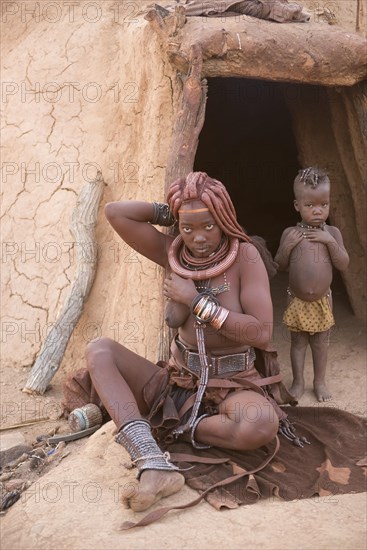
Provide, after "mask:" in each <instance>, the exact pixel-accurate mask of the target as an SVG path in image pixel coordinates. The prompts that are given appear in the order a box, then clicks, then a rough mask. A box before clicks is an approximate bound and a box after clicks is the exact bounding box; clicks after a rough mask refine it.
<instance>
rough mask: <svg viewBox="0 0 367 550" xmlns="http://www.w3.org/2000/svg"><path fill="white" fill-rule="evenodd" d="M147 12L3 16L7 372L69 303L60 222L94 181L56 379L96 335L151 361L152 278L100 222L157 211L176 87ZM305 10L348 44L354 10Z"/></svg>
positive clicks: (67, 239) (88, 10)
mask: <svg viewBox="0 0 367 550" xmlns="http://www.w3.org/2000/svg"><path fill="white" fill-rule="evenodd" d="M162 3H165V4H167V3H168V2H162ZM149 4H151V3H150V2H148V1H145V0H144V1H132V2H127V1H120V0H114V1H113V0H111V1H109V0H103V1H99V2H89V1H87V0H79V1H77V2H75V3H73V2H67V1H63V0H58V1H57V2H48V1H47V0H41V1H40V2H31V1H18V2H4V3H3V8H2V22H1V27H2V28H1V32H2V55H1V57H2V64H3V69H2V159H1V163H2V164H1V167H2V175H1V178H2V180H1V181H2V198H1V200H2V217H1V229H2V235H1V239H2V257H1V267H2V282H3V286H2V298H3V300H2V320H1V322H2V326H1V328H2V362H3V363H4V364H7V365H11V366H23V367H30V366H31V365H32V364H33V362H34V360H35V359H36V357H37V355H38V353H39V351H40V349H41V346H42V343H43V341H44V339H45V337H46V335H47V332H48V329H49V328H50V327H51V326H52V325H53V323H54V322H55V321H56V319H57V315H58V311H59V310H60V308H61V307H62V305H63V303H64V301H65V300H66V298H67V296H68V293H69V290H70V287H71V284H72V282H73V278H74V275H75V271H76V267H77V266H76V258H75V256H76V254H75V252H76V247H78V243H73V242H72V240H73V239H72V237H71V234H70V231H69V227H70V217H71V213H72V210H73V208H74V206H75V203H76V201H77V197H78V194H79V192H80V190H81V188H82V186H83V185H84V184H85V183H86V181H88V180H91V179H93V178H94V176H95V173H96V169H97V168H100V169H101V170H102V173H103V177H104V180H105V182H106V184H107V185H106V188H105V192H104V196H103V199H102V203H101V207H100V209H99V215H98V220H97V233H96V247H95V249H94V250H86V251H85V254H86V255H88V254H93V253H98V256H99V263H98V271H97V275H96V279H95V282H94V286H93V288H92V291H91V294H90V296H89V298H88V301H87V303H86V306H85V310H84V313H83V315H82V317H81V319H80V321H79V323H78V325H77V327H76V329H75V331H74V333H73V334H72V337H71V340H70V342H69V345H68V348H67V351H66V354H65V358H64V360H63V369H62V372H61V375H63V374H64V372H65V371H66V370H68V371H70V370H72V369H76V368H78V367H80V366H82V365H83V364H84V350H85V346H86V344H87V342H88V341H89V340H91V339H92V338H94V337H98V336H102V335H104V336H108V337H111V338H114V339H117V340H119V341H120V342H121V343H123V344H125V345H127V346H128V347H129V348H131V349H133V350H134V351H136V352H138V353H142V354H145V355H147V357H149V358H151V359H153V360H155V359H156V348H157V340H158V333H159V330H160V326H161V315H160V312H159V311H158V309H159V307H158V304H159V287H160V282H159V281H160V269H159V268H157V267H156V266H155V265H153V264H152V263H151V262H149V261H147V260H144V259H143V258H141V257H140V256H139V255H138V254H136V253H134V252H132V251H131V249H130V248H129V247H128V246H127V245H124V243H122V241H121V240H119V239H118V237H117V236H116V235H115V234H114V233H113V231H112V230H111V229H110V228H109V226H108V224H107V222H106V220H105V218H104V214H103V206H104V204H105V203H106V202H109V201H113V200H120V199H124V198H128V199H132V198H136V199H146V200H156V199H158V200H160V199H163V188H164V182H165V169H166V163H167V157H168V153H169V149H170V144H171V137H172V131H173V125H174V119H175V116H176V114H177V112H178V110H179V108H180V105H179V86H178V85H177V81H176V76H175V73H174V71H173V70H172V67H171V66H170V65H169V64H168V63H166V61H165V56H164V54H163V55H162V52H161V50H160V46H159V44H158V40H157V37H156V34H155V33H154V32H153V31H152V29H151V28H150V26H149V24H148V23H147V22H146V21H145V20H144V18H143V12H144V9H145V7H146V6H148V5H149ZM304 4H305V7H307V8H309V9H310V10H312V9H319V8H320V9H321V8H323V7H326V8H329V9H331V10H332V11H333V12H334V13H335V14H336V21H337V23H338V24H339V25H342V26H343V27H344V28H345V29H347V30H349V31H355V23H356V2H347V1H345V0H338V1H335V2H329V3H327V4H325V5H324V4H322V5H321V3H316V4H315V3H314V2H313V1H312V2H311V1H305V2H304ZM315 17H317V18H318V20H319V21H320V23H322V25H327V24H328V23H327V21H326V20H325V21H324V22H322V21H321V19H322V17H323V16H322V15H315ZM325 17H326V16H325ZM362 23H363V20H362ZM321 29H322V27H320V30H321Z"/></svg>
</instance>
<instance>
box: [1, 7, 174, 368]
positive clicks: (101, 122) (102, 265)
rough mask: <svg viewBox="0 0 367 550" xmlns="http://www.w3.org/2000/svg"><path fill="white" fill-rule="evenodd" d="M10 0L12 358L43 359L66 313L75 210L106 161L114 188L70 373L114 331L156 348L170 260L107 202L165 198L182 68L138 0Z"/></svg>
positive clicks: (7, 218)
mask: <svg viewBox="0 0 367 550" xmlns="http://www.w3.org/2000/svg"><path fill="white" fill-rule="evenodd" d="M6 4H7V7H6V9H7V11H6V12H4V11H3V18H2V34H3V39H2V60H3V71H2V80H3V88H2V92H3V97H2V108H3V115H2V127H3V130H2V132H3V136H2V144H3V149H2V151H3V152H2V219H1V224H2V260H1V262H2V281H3V289H2V297H3V300H2V362H3V363H4V364H6V365H12V366H23V367H30V366H31V365H32V364H33V362H34V360H35V359H36V357H37V355H38V353H39V351H40V348H41V346H42V343H43V341H44V339H45V337H46V335H47V332H48V330H49V329H50V327H51V326H52V324H53V323H54V322H55V321H56V319H57V315H58V311H59V310H60V308H61V307H62V305H63V303H64V301H65V300H66V298H67V296H68V293H69V290H70V287H71V284H72V282H73V279H74V275H75V271H76V268H77V266H76V254H75V253H76V247H77V246H80V245H78V243H73V242H72V241H73V239H72V237H71V234H70V231H69V227H70V220H71V213H72V210H73V208H74V206H75V204H76V201H77V198H78V194H79V192H80V190H81V188H82V186H83V185H84V184H85V183H86V182H87V181H89V180H91V179H93V178H94V176H95V174H96V170H97V169H98V168H100V169H101V171H102V174H103V178H104V180H105V182H106V184H107V185H106V187H105V191H104V196H103V198H102V202H101V206H100V209H99V214H98V219H97V230H96V246H95V248H94V250H91V249H89V250H85V254H87V255H88V254H89V255H90V254H95V253H98V257H99V262H98V269H97V275H96V278H95V282H94V286H93V288H92V291H91V294H90V296H89V298H88V301H87V303H86V306H85V310H84V313H83V315H82V317H81V319H80V321H79V323H78V325H77V327H76V329H75V331H74V333H73V334H72V336H71V339H70V342H69V345H68V348H67V351H66V354H65V357H64V360H63V364H62V366H63V367H65V368H63V369H62V371H63V372H64V371H65V369H66V370H68V371H69V370H72V369H76V368H78V367H81V366H83V365H84V349H85V346H86V344H87V342H88V341H89V340H91V339H92V338H94V337H97V336H102V335H104V336H109V337H111V338H114V339H117V340H119V341H120V342H121V343H123V344H126V345H127V346H128V347H130V348H131V349H133V350H134V351H137V352H139V353H144V354H146V355H147V356H148V357H150V358H152V359H155V349H156V344H157V335H158V331H159V323H160V316H159V312H158V311H157V307H156V304H157V303H158V293H159V282H158V281H159V268H158V267H156V266H155V265H154V264H153V263H152V262H149V261H148V260H145V259H143V258H142V257H141V256H140V255H139V254H137V253H135V252H133V251H132V249H131V248H129V247H128V246H127V245H125V244H124V243H123V242H122V241H121V240H119V239H118V237H117V235H115V234H114V232H113V231H112V229H111V228H110V227H109V226H108V224H107V222H106V220H105V218H104V212H103V207H104V205H105V204H106V202H109V201H115V200H123V199H125V198H126V199H135V198H136V199H142V200H161V199H163V189H164V178H165V163H166V157H167V154H168V148H169V143H170V139H171V133H172V124H173V116H172V112H173V104H174V98H173V96H172V81H171V79H172V78H173V72H172V70H171V68H170V66H166V65H165V63H164V60H162V56H161V54H160V51H159V46H158V44H157V42H156V37H155V35H154V33H152V32H151V30H150V29H149V26H148V25H147V23H146V21H145V20H144V19H143V17H142V16H141V15H139V12H138V9H137V3H125V2H116V1H115V2H109V1H103V2H95V3H91V2H76V3H75V6H74V7H73V9H72V11H71V9H70V4H71V3H70V2H55V3H52V4H53V7H52V6H51V3H48V2H39V3H38V4H39V5H40V8H39V10H38V11H35V12H33V14H32V13H31V9H32V8H33V9H34V7H35V5H36V3H31V2H7V3H6ZM128 4H129V5H130V7H129V5H128ZM145 4H147V2H139V8H141V7H144V5H145ZM47 6H48V7H47ZM55 6H56V7H58V10H59V11H58V10H57V9H56V8H55ZM97 8H98V9H97ZM4 13H5V15H4Z"/></svg>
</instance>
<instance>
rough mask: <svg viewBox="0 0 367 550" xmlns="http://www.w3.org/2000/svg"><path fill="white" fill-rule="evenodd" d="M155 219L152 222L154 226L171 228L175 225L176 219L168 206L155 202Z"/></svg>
mask: <svg viewBox="0 0 367 550" xmlns="http://www.w3.org/2000/svg"><path fill="white" fill-rule="evenodd" d="M152 204H153V218H152V221H151V222H150V223H151V224H152V225H160V226H162V227H169V226H170V225H173V224H174V223H175V218H174V217H173V215H172V212H171V210H170V209H169V206H168V204H164V203H161V202H153V203H152Z"/></svg>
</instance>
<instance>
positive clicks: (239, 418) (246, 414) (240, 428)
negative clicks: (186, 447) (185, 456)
mask: <svg viewBox="0 0 367 550" xmlns="http://www.w3.org/2000/svg"><path fill="white" fill-rule="evenodd" d="M218 412H219V414H217V415H214V416H210V417H205V418H203V419H202V421H201V422H199V424H198V426H197V429H196V430H195V440H196V441H198V442H200V443H205V444H207V445H215V446H217V447H222V448H224V449H233V450H236V451H249V450H253V449H258V448H259V447H261V446H262V445H265V444H266V443H269V442H270V441H271V440H272V439H274V437H275V436H276V434H277V431H278V427H279V421H278V417H277V414H276V412H275V410H274V408H273V406H272V404H271V403H270V402H269V401H268V400H267V399H266V398H265V397H263V396H262V395H260V394H258V393H255V392H253V391H250V390H246V391H239V392H235V393H231V394H230V395H229V396H228V397H227V398H226V399H225V400H224V401H223V402H222V403H221V404H220V405H219V407H218Z"/></svg>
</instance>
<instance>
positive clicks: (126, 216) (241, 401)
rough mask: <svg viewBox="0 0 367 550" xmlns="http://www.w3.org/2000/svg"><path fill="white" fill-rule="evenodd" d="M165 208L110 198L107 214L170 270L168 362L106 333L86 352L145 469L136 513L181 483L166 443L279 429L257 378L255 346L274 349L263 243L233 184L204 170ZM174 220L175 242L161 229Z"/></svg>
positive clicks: (270, 434) (221, 439)
mask: <svg viewBox="0 0 367 550" xmlns="http://www.w3.org/2000/svg"><path fill="white" fill-rule="evenodd" d="M167 203H168V204H160V203H148V202H140V201H127V202H116V203H109V204H107V206H106V216H107V219H108V221H109V222H110V224H111V225H112V227H113V228H114V229H115V231H116V232H117V233H118V234H119V235H120V237H121V238H122V239H123V240H124V241H126V242H127V243H132V244H131V246H133V247H136V250H137V251H138V252H139V253H140V254H143V255H144V256H146V257H147V258H149V259H150V260H152V261H153V262H155V263H157V264H158V265H160V266H162V267H163V268H165V269H166V270H167V277H166V279H165V282H164V295H165V297H166V298H167V307H166V322H167V324H168V325H169V326H170V327H172V328H175V329H177V336H176V337H175V339H174V340H173V342H172V346H171V352H172V355H171V358H170V361H169V364H168V365H167V364H165V365H164V366H162V365H156V364H154V363H152V362H151V361H149V360H147V359H145V358H144V357H140V356H139V355H137V354H135V353H133V352H132V351H130V350H129V349H127V348H125V347H124V346H122V345H121V344H119V343H117V342H115V341H113V340H110V339H108V338H102V339H99V340H97V341H93V342H91V343H90V344H89V345H88V348H87V365H88V370H89V373H90V376H91V379H92V382H93V385H94V387H95V389H96V390H97V393H98V395H99V397H100V399H101V401H102V403H103V405H104V407H105V408H106V409H107V411H108V413H109V414H110V416H111V418H112V419H113V420H114V422H115V424H116V426H117V430H118V433H117V436H116V441H117V443H119V444H121V445H122V446H123V447H124V448H125V449H126V450H127V452H128V453H129V454H130V456H131V459H132V462H133V463H134V465H135V466H136V468H137V472H138V474H137V478H138V480H139V483H138V485H137V488H136V491H134V493H133V494H131V493H129V495H127V494H126V495H125V498H126V500H127V501H128V504H129V506H130V507H131V508H132V509H133V510H135V511H141V510H145V509H147V508H149V506H151V505H152V504H153V503H154V502H156V501H157V500H159V499H160V498H163V497H166V496H168V495H171V494H173V493H175V492H177V491H179V490H180V488H181V487H182V486H183V484H184V477H183V475H182V474H181V473H180V472H179V471H178V470H179V469H178V467H177V466H176V465H174V464H173V463H172V462H171V460H170V456H169V454H167V453H164V452H163V451H162V450H161V447H162V446H163V445H161V443H162V442H163V443H164V442H165V441H169V439H171V440H172V439H176V438H182V439H183V440H184V441H190V442H191V444H192V446H193V447H194V448H208V447H210V446H217V447H221V448H224V449H234V450H239V451H249V450H252V449H257V448H259V447H260V446H262V445H264V444H266V443H268V442H270V441H271V440H273V439H274V437H275V436H276V434H277V431H278V425H279V421H278V416H277V414H276V413H275V410H274V408H273V407H272V406H271V404H270V402H269V401H268V399H267V397H266V394H265V393H264V392H263V391H262V390H259V388H258V387H257V385H256V381H257V382H258V381H259V379H260V375H259V374H258V372H257V371H256V369H255V367H254V357H255V352H254V348H258V349H260V350H264V349H266V348H267V346H268V344H269V342H270V340H271V337H272V323H273V311H272V301H271V296H270V290H269V279H268V275H267V272H266V269H265V266H264V263H263V261H262V259H261V257H260V255H259V252H258V250H257V248H256V247H255V246H254V245H253V244H252V243H251V241H250V238H249V237H248V236H247V235H246V234H245V232H244V230H243V229H242V227H241V226H240V225H239V223H238V222H237V219H236V213H235V210H234V207H233V204H232V202H231V199H230V197H229V195H228V193H227V191H226V189H225V187H224V185H223V184H222V183H221V182H219V181H217V180H215V179H212V178H210V177H208V176H207V174H205V173H203V172H192V173H190V174H188V176H187V177H186V178H180V179H178V180H177V181H175V182H173V183H172V184H171V186H170V188H169V191H168V195H167ZM173 221H176V223H177V224H178V231H179V234H178V236H177V237H173V236H170V235H167V234H165V233H163V232H161V231H159V230H158V229H156V228H155V227H154V225H160V226H169V225H171V224H172V222H173ZM254 381H255V383H254ZM131 404H134V408H133V412H132V406H131ZM153 434H154V436H155V437H153ZM157 441H158V443H160V445H161V446H159V445H158V443H157Z"/></svg>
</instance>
